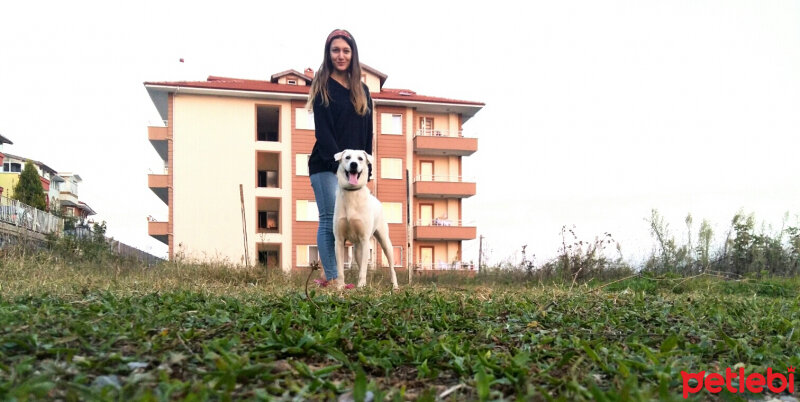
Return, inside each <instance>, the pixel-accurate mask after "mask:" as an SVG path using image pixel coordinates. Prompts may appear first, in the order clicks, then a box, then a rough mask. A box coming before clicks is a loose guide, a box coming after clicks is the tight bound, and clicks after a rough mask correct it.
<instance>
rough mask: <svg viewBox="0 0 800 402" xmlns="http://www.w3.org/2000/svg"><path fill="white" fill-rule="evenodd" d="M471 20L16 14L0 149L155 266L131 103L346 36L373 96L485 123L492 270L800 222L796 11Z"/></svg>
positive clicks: (476, 8)
mask: <svg viewBox="0 0 800 402" xmlns="http://www.w3.org/2000/svg"><path fill="white" fill-rule="evenodd" d="M399 4H402V7H403V8H397V7H398V5H399ZM468 4H470V2H461V1H454V2H433V1H426V2H414V1H411V2H402V3H391V2H389V3H382V2H374V1H363V2H361V1H344V2H316V1H304V2H295V3H286V2H264V1H261V2H239V1H226V2H218V3H207V2H198V1H191V2H190V1H163V0H162V1H136V2H132V1H129V2H125V3H122V2H109V1H104V2H83V1H71V2H63V1H47V2H12V3H9V4H6V5H4V6H3V12H2V13H0V134H2V135H3V136H5V137H8V138H9V139H11V140H12V141H13V142H14V145H11V146H8V145H6V147H5V148H4V150H5V151H6V152H8V153H11V154H15V155H21V156H25V157H30V158H33V159H36V160H39V161H42V162H44V163H45V164H47V165H49V166H51V167H52V168H54V169H56V170H59V171H71V172H76V173H78V174H80V175H81V177H82V178H83V179H84V182H83V183H82V184H81V186H80V190H79V191H80V194H79V196H80V199H81V200H82V201H84V202H86V203H88V204H89V205H90V206H91V207H92V208H93V209H95V210H96V211H98V213H99V215H98V219H100V220H105V221H107V223H108V234H109V235H110V236H113V237H115V238H116V239H118V240H120V241H122V242H125V243H128V244H130V245H133V246H136V247H139V248H141V249H143V250H146V251H149V252H151V253H154V254H156V255H164V254H165V253H166V246H163V244H162V243H160V242H158V241H156V240H154V239H152V238H150V237H149V236H148V235H147V224H146V217H147V216H148V215H153V216H154V217H156V218H158V219H160V220H165V219H166V217H167V208H166V206H165V205H164V204H163V203H162V202H161V201H160V200H159V199H158V198H157V197H156V196H155V195H154V194H153V193H152V192H151V191H150V189H149V188H148V187H147V174H148V172H149V171H152V172H154V173H155V172H158V171H159V169H160V165H161V161H160V159H159V157H158V155H157V153H156V152H155V150H154V149H153V147H152V146H151V145H150V143H149V141H148V140H147V128H146V127H147V125H148V121H156V120H158V119H159V116H158V114H157V112H156V110H155V107H154V106H153V104H152V102H151V100H150V98H149V97H148V95H147V92H146V90H145V89H144V86H143V85H142V83H143V82H144V81H161V80H204V79H205V78H206V77H207V76H209V75H219V76H232V77H240V78H252V79H269V77H270V75H272V74H274V73H276V72H280V71H284V70H287V69H296V70H300V71H301V70H302V69H303V68H305V67H312V68H314V69H316V68H318V66H319V64H320V62H321V60H322V51H323V44H324V39H325V37H326V36H327V34H328V33H329V32H330V31H331V30H332V29H333V28H346V29H348V30H350V31H351V32H352V33H353V35H354V36H355V38H356V41H357V42H358V45H359V51H360V54H361V60H362V61H363V62H365V63H366V64H369V65H370V66H372V67H374V68H376V69H378V70H380V71H382V72H384V73H386V74H387V75H388V76H389V78H388V80H387V81H386V84H385V86H386V87H390V88H409V89H413V90H415V91H417V92H418V93H420V94H424V95H431V96H442V97H449V98H456V99H464V100H471V101H480V102H484V103H486V107H485V108H484V109H483V110H482V111H480V112H479V113H478V114H477V115H476V116H475V117H474V118H472V119H471V120H470V121H469V122H467V124H465V125H464V130H465V132H466V134H467V135H473V136H476V137H478V138H479V140H478V144H479V151H478V152H477V153H476V154H474V155H473V156H470V157H468V158H465V159H464V169H463V172H464V174H465V175H466V176H472V177H474V178H475V179H476V180H477V183H478V186H477V188H478V195H476V196H474V197H471V198H469V199H467V200H465V201H464V203H463V208H464V218H465V219H466V220H467V221H473V222H474V223H475V224H476V225H477V226H478V233H479V234H480V235H483V236H485V237H486V239H485V248H486V250H487V252H488V253H489V257H490V262H499V261H501V260H504V259H507V258H509V257H513V256H514V254H515V253H518V252H519V249H520V247H521V246H522V245H523V244H527V245H528V252H529V253H531V252H533V253H535V254H536V255H537V262H543V261H544V260H545V259H547V258H551V257H552V256H554V255H555V254H556V253H557V251H558V247H559V246H560V244H561V236H560V230H561V227H562V226H563V225H569V226H572V225H575V226H576V228H577V233H578V235H579V236H580V237H581V238H582V239H584V240H591V239H593V238H594V236H596V235H602V234H603V233H604V232H610V233H611V234H612V235H613V237H614V238H615V239H616V240H617V241H619V242H620V243H621V244H622V248H623V252H624V254H625V256H626V258H628V259H631V260H635V259H636V258H639V256H641V255H644V254H646V253H647V252H648V251H649V250H650V248H651V246H652V244H653V242H652V241H651V240H650V234H649V230H648V224H647V222H646V221H645V219H646V218H648V217H649V215H650V210H651V209H653V208H656V209H658V210H659V211H660V212H661V213H662V215H664V217H665V219H666V220H667V221H668V222H669V223H670V228H671V229H672V231H673V232H674V233H676V234H681V235H682V234H683V233H684V232H685V229H684V227H683V219H684V217H685V216H686V215H687V214H689V213H691V214H692V215H693V217H694V220H695V226H697V225H698V224H699V222H700V221H701V220H702V219H704V218H705V219H709V220H710V221H712V223H714V228H715V229H716V232H717V236H718V237H723V236H724V232H725V231H726V230H727V228H728V226H729V222H730V219H731V218H732V217H733V215H734V214H735V213H736V212H737V211H739V210H740V209H741V210H743V211H744V212H746V213H750V212H752V213H755V215H756V218H757V219H758V220H759V221H760V222H765V225H772V226H773V230H778V228H779V227H780V225H781V224H782V220H783V217H784V215H785V214H786V213H787V212H788V213H789V222H788V223H789V224H795V225H796V224H798V215H797V214H798V212H800V208H798V201H800V182H799V181H798V173H800V158H797V153H798V149H800V147H798V145H800V23H798V21H800V2H797V1H793V0H786V1H763V0H761V1H756V0H754V1H735V0H720V1H706V0H686V1H665V0H630V1H599V0H585V1H528V2H518V1H515V2H513V3H512V2H503V1H500V2H497V1H494V2H480V3H478V2H476V3H475V4H474V5H468ZM180 58H183V59H184V60H185V62H184V63H180V62H179V59H180ZM209 169H224V166H213V164H209ZM767 230H770V229H769V228H768V227H767ZM695 231H696V229H695ZM719 240H721V239H719ZM477 245H478V241H477V240H475V241H469V242H465V243H464V259H465V260H470V259H474V260H477V248H478V247H477Z"/></svg>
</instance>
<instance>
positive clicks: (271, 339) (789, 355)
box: [0, 258, 800, 401]
mask: <svg viewBox="0 0 800 402" xmlns="http://www.w3.org/2000/svg"><path fill="white" fill-rule="evenodd" d="M315 275H316V274H315ZM508 275H511V274H508ZM508 275H506V276H504V275H503V274H502V273H492V274H486V275H478V276H476V277H475V278H471V279H467V278H463V277H439V278H435V280H434V279H427V282H425V283H415V284H414V285H413V286H404V287H402V288H401V290H400V291H398V292H394V293H391V292H390V291H389V285H388V281H387V280H386V279H385V278H382V277H381V276H380V275H379V274H378V275H375V276H374V277H372V280H371V286H370V288H369V289H368V290H356V291H348V292H345V293H339V292H336V291H332V290H328V289H311V290H310V293H311V297H312V299H313V300H314V303H311V302H310V301H309V300H308V299H307V298H306V295H305V292H304V286H303V284H304V282H305V279H306V277H305V275H303V274H302V273H300V274H297V275H294V276H288V277H287V276H283V275H277V274H268V273H266V272H264V271H260V270H257V269H249V270H245V269H238V270H232V269H230V268H228V267H224V266H215V265H203V266H195V265H183V266H182V265H179V264H165V265H163V266H160V267H156V268H150V269H147V268H141V267H133V268H131V267H128V266H125V265H119V263H110V264H109V265H107V266H102V265H98V264H69V265H65V264H61V263H59V262H58V261H55V260H53V259H52V258H26V259H21V258H16V259H14V258H6V259H4V260H2V263H0V323H1V324H0V400H53V399H59V400H126V401H127V400H207V399H208V400H230V399H256V400H258V399H261V400H273V399H277V400H285V399H299V400H336V399H337V398H342V399H343V400H344V399H346V398H347V397H348V396H352V397H353V399H355V400H361V399H362V398H363V396H365V395H369V396H372V397H373V399H374V400H409V399H411V400H431V401H432V400H453V401H456V400H457V401H461V400H501V399H505V400H548V399H555V400H651V399H659V400H682V399H683V397H682V393H681V392H682V380H681V375H680V373H681V371H682V370H685V371H689V372H697V371H701V370H706V371H715V372H724V369H725V368H726V367H740V366H742V365H743V366H744V368H745V371H746V372H747V373H748V374H749V373H766V370H767V368H768V367H772V368H773V369H774V370H775V371H780V372H783V373H786V369H787V367H789V366H793V367H798V366H800V342H798V341H800V331H796V328H797V327H798V326H799V325H800V306H799V303H798V302H799V301H800V298H799V297H798V291H797V289H798V285H800V282H798V280H795V279H769V280H767V279H762V280H743V281H728V280H723V279H720V278H716V277H708V276H703V277H697V278H693V279H689V280H684V279H678V278H674V279H667V278H645V277H635V278H631V279H628V280H625V281H621V282H617V283H613V284H610V285H608V286H603V287H601V286H602V284H601V283H593V282H589V283H584V284H581V285H577V284H576V285H574V287H571V286H570V284H567V285H558V284H541V283H538V282H525V281H524V277H523V276H520V277H519V278H513V277H511V278H510V279H509V277H508ZM401 285H402V283H401ZM691 397H692V398H695V399H699V400H705V399H709V398H712V399H716V398H723V399H728V400H745V399H746V398H756V399H759V398H762V397H764V394H757V395H754V394H750V395H745V396H744V397H743V396H742V395H741V394H730V393H726V394H720V395H713V394H710V393H709V392H707V391H705V390H703V391H701V392H699V393H697V394H696V395H694V396H691Z"/></svg>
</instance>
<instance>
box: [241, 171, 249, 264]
mask: <svg viewBox="0 0 800 402" xmlns="http://www.w3.org/2000/svg"><path fill="white" fill-rule="evenodd" d="M239 198H240V199H241V200H242V235H243V238H244V266H245V267H247V268H250V251H249V247H248V245H247V220H246V219H245V215H244V187H243V186H242V185H241V184H239Z"/></svg>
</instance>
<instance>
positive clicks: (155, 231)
mask: <svg viewBox="0 0 800 402" xmlns="http://www.w3.org/2000/svg"><path fill="white" fill-rule="evenodd" d="M147 234H149V235H150V236H152V237H154V238H155V239H156V240H158V241H160V242H162V243H164V244H167V245H168V244H169V235H170V234H169V222H156V221H148V222H147Z"/></svg>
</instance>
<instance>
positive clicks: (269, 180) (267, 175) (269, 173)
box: [258, 170, 278, 188]
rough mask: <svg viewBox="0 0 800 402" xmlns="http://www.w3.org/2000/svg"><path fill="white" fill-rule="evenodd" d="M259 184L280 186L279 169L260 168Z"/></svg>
mask: <svg viewBox="0 0 800 402" xmlns="http://www.w3.org/2000/svg"><path fill="white" fill-rule="evenodd" d="M258 186H259V187H267V188H278V171H277V170H259V171H258Z"/></svg>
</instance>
